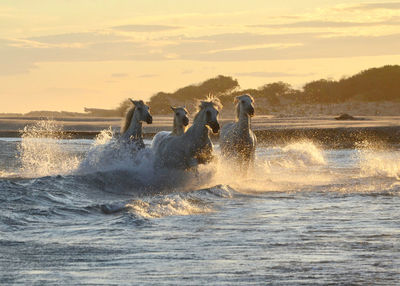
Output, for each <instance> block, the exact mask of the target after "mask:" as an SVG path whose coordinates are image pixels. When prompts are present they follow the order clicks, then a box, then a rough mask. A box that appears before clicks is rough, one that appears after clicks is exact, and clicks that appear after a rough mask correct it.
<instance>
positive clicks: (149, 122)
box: [146, 115, 153, 124]
mask: <svg viewBox="0 0 400 286" xmlns="http://www.w3.org/2000/svg"><path fill="white" fill-rule="evenodd" d="M146 123H147V124H151V123H153V117H152V116H151V115H149V116H147V118H146Z"/></svg>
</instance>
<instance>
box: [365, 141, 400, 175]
mask: <svg viewBox="0 0 400 286" xmlns="http://www.w3.org/2000/svg"><path fill="white" fill-rule="evenodd" d="M358 154H359V158H360V171H361V176H362V177H370V176H371V177H373V176H377V177H388V178H395V179H397V180H400V153H399V152H391V151H390V150H385V149H383V148H381V149H376V148H374V147H371V146H370V145H369V144H368V142H366V143H363V144H360V145H359V146H358Z"/></svg>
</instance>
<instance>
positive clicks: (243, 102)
mask: <svg viewBox="0 0 400 286" xmlns="http://www.w3.org/2000/svg"><path fill="white" fill-rule="evenodd" d="M235 103H236V116H237V117H239V115H240V113H245V114H247V115H249V116H250V117H251V116H254V98H253V97H252V96H251V95H249V94H243V95H240V96H237V97H235Z"/></svg>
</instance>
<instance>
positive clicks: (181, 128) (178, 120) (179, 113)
mask: <svg viewBox="0 0 400 286" xmlns="http://www.w3.org/2000/svg"><path fill="white" fill-rule="evenodd" d="M171 109H172V111H173V112H174V124H173V126H172V132H171V131H160V132H158V133H157V134H156V135H155V136H154V138H153V141H152V142H151V148H152V149H153V150H156V149H157V148H158V145H160V142H161V141H162V140H164V139H165V138H166V137H167V136H179V135H182V134H183V133H185V132H186V129H187V126H188V125H189V118H188V116H187V115H188V111H187V109H186V108H185V107H172V106H171Z"/></svg>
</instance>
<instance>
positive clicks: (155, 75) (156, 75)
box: [137, 74, 159, 78]
mask: <svg viewBox="0 0 400 286" xmlns="http://www.w3.org/2000/svg"><path fill="white" fill-rule="evenodd" d="M158 76H159V75H158V74H142V75H138V76H137V77H139V78H152V77H158Z"/></svg>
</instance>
